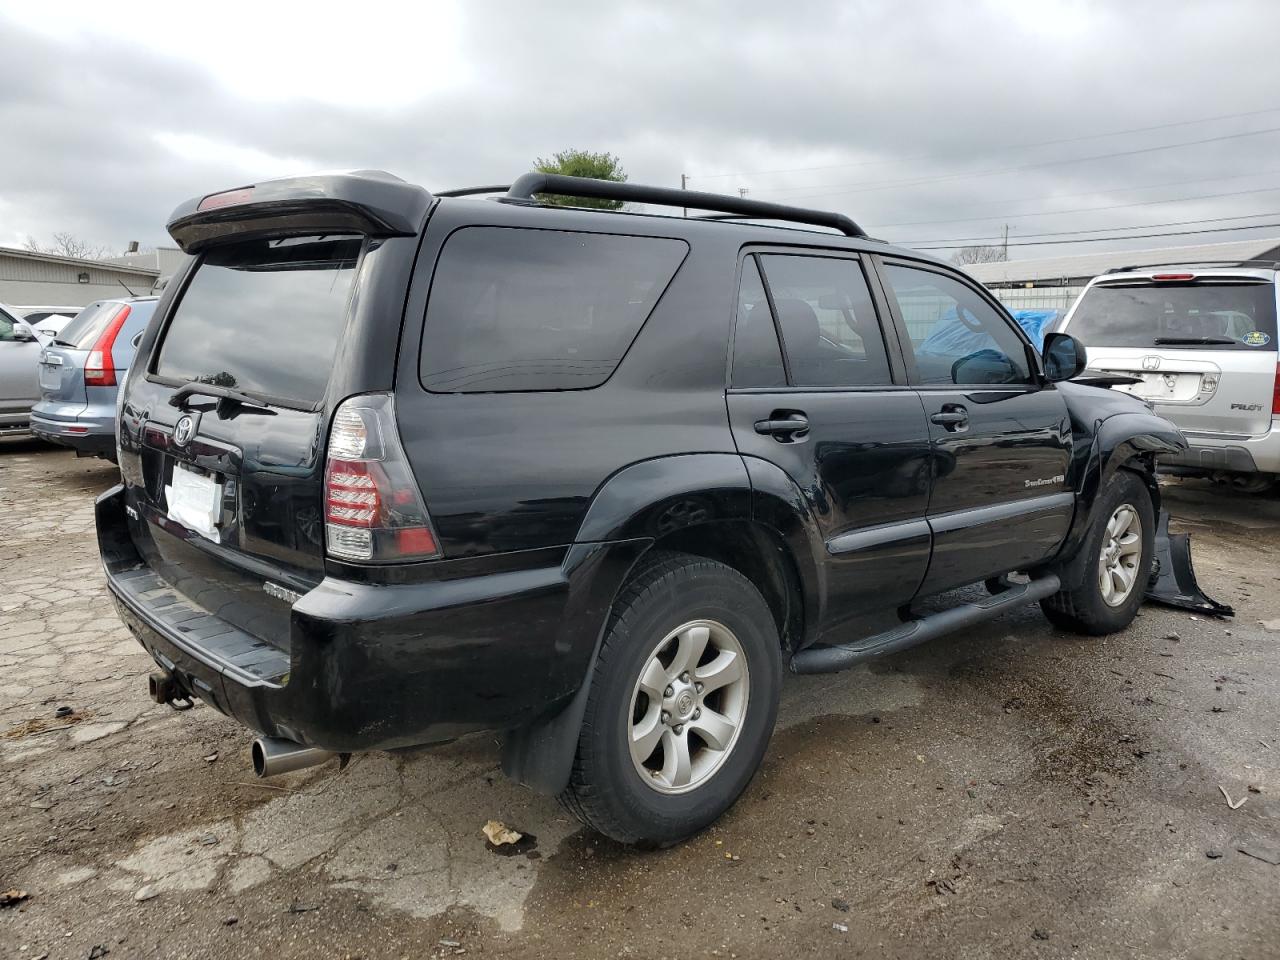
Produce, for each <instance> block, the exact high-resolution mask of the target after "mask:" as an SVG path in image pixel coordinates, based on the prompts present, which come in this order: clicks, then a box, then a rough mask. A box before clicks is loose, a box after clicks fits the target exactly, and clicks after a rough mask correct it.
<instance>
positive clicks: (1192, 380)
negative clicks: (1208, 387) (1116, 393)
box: [1108, 370, 1200, 403]
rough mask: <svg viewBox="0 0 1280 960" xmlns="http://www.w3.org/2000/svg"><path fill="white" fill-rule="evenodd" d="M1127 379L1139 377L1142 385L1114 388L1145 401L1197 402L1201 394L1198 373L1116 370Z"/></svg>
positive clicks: (1133, 384) (1126, 385)
mask: <svg viewBox="0 0 1280 960" xmlns="http://www.w3.org/2000/svg"><path fill="white" fill-rule="evenodd" d="M1108 372H1112V373H1118V374H1121V375H1122V376H1126V377H1137V378H1138V379H1140V380H1141V381H1142V382H1141V383H1132V384H1129V383H1126V384H1120V385H1117V386H1115V387H1113V388H1112V389H1113V390H1120V391H1123V392H1124V393H1129V394H1132V395H1133V396H1135V397H1141V398H1142V399H1143V400H1154V401H1157V402H1164V403H1178V402H1179V401H1182V402H1186V401H1190V400H1195V399H1196V398H1197V397H1198V396H1199V394H1200V374H1198V373H1159V372H1156V373H1153V372H1151V371H1147V370H1114V371H1108Z"/></svg>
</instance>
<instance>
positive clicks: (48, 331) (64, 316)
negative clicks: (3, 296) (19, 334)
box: [6, 305, 84, 340]
mask: <svg viewBox="0 0 1280 960" xmlns="http://www.w3.org/2000/svg"><path fill="white" fill-rule="evenodd" d="M6 309H7V310H9V311H10V312H12V313H13V314H14V315H16V316H17V317H18V318H19V319H20V320H25V321H26V322H27V324H28V325H29V326H30V327H31V329H33V330H35V332H36V334H37V335H39V336H40V338H41V339H42V340H51V339H53V338H54V337H56V336H57V335H58V332H59V331H60V330H61V329H62V328H63V327H65V326H66V325H67V324H68V323H70V322H71V320H72V319H73V318H74V317H75V315H76V314H77V313H79V312H80V311H81V310H83V309H84V307H58V306H44V305H35V306H31V305H29V306H25V307H23V306H19V307H7V308H6Z"/></svg>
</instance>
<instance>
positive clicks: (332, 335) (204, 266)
mask: <svg viewBox="0 0 1280 960" xmlns="http://www.w3.org/2000/svg"><path fill="white" fill-rule="evenodd" d="M363 243H364V241H363V240H362V239H361V238H359V237H301V238H290V239H284V240H250V241H244V242H241V243H232V244H227V245H225V246H219V247H215V248H214V249H212V250H210V251H209V252H208V253H207V254H205V256H204V258H203V259H202V260H201V262H200V265H199V266H198V267H197V268H196V272H195V275H194V276H193V277H192V278H191V282H190V283H189V284H188V286H187V289H186V291H185V292H184V293H183V294H182V299H181V300H180V301H178V305H177V308H176V310H175V311H174V314H173V317H172V318H171V319H170V321H169V326H168V329H167V330H166V331H165V334H164V341H163V342H162V344H161V346H160V355H159V358H158V360H157V361H156V366H155V372H156V373H157V374H159V375H160V376H162V377H171V378H173V379H175V380H184V381H186V380H198V381H200V382H201V383H212V384H216V385H218V386H223V387H233V388H235V389H237V390H243V391H247V392H249V393H251V394H257V395H259V396H262V397H267V398H275V399H279V400H285V401H289V402H294V403H300V404H303V405H307V406H311V405H314V404H316V403H318V402H319V401H320V399H321V398H322V397H323V396H324V391H325V387H326V386H327V385H328V382H329V372H330V370H331V369H332V367H333V359H334V356H335V355H336V353H337V350H338V341H339V339H340V338H341V337H342V331H343V328H344V327H345V325H346V320H347V308H348V304H349V302H350V299H351V288H352V285H353V283H354V282H355V275H356V265H357V262H358V261H359V259H360V251H361V248H362V246H363Z"/></svg>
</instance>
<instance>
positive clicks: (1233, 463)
mask: <svg viewBox="0 0 1280 960" xmlns="http://www.w3.org/2000/svg"><path fill="white" fill-rule="evenodd" d="M1271 423H1272V425H1271V430H1270V431H1269V432H1268V433H1264V434H1260V435H1258V436H1254V437H1214V436H1209V435H1206V434H1197V433H1195V432H1190V433H1188V432H1186V431H1183V433H1184V435H1185V436H1186V438H1187V442H1188V443H1189V444H1190V446H1189V447H1188V448H1187V449H1186V450H1184V451H1183V452H1182V453H1179V454H1168V455H1162V456H1161V457H1160V466H1161V467H1162V468H1167V467H1172V468H1176V471H1177V472H1186V471H1187V470H1204V471H1216V470H1230V471H1234V472H1237V473H1280V420H1273V421H1272V422H1271Z"/></svg>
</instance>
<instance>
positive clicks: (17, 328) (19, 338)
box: [11, 323, 36, 343]
mask: <svg viewBox="0 0 1280 960" xmlns="http://www.w3.org/2000/svg"><path fill="white" fill-rule="evenodd" d="M11 339H12V340H13V342H14V343H35V341H36V335H35V331H33V330H32V329H31V328H30V327H26V326H23V325H22V324H20V323H15V324H14V325H13V335H12V338H11Z"/></svg>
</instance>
